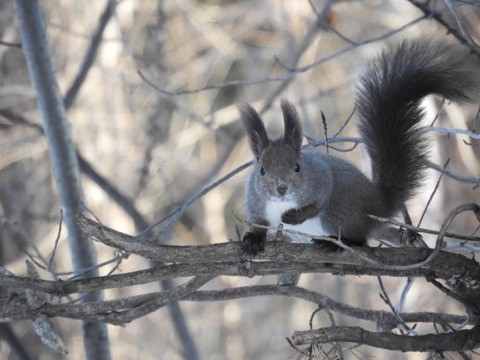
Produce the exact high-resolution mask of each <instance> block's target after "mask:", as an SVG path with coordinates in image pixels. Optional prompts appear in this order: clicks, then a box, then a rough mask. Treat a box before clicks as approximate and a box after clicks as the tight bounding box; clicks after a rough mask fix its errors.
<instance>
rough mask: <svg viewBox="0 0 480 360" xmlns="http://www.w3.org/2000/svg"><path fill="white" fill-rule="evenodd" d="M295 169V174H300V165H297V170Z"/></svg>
mask: <svg viewBox="0 0 480 360" xmlns="http://www.w3.org/2000/svg"><path fill="white" fill-rule="evenodd" d="M294 169H295V172H299V171H300V165H298V164H295V168H294Z"/></svg>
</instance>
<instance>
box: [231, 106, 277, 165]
mask: <svg viewBox="0 0 480 360" xmlns="http://www.w3.org/2000/svg"><path fill="white" fill-rule="evenodd" d="M238 110H239V111H240V119H241V120H242V124H243V127H244V128H245V131H246V132H247V136H248V141H249V144H250V148H251V149H252V152H253V155H254V156H255V159H256V160H257V161H258V160H259V159H260V156H261V155H262V152H263V150H264V149H265V148H266V147H267V146H268V144H269V143H270V141H269V140H268V135H267V131H266V130H265V126H264V125H263V121H262V119H261V118H260V116H259V115H258V113H257V112H256V111H255V109H254V108H253V107H251V106H250V105H248V104H239V105H238Z"/></svg>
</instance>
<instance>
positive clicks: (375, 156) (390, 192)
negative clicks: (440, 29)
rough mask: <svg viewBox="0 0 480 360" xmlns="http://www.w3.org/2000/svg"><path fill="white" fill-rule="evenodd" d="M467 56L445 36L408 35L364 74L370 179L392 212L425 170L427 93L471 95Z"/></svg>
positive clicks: (361, 104) (361, 91)
mask: <svg viewBox="0 0 480 360" xmlns="http://www.w3.org/2000/svg"><path fill="white" fill-rule="evenodd" d="M460 53H461V52H460ZM466 58H467V57H466V56H461V55H460V54H459V51H458V49H457V48H456V47H454V46H451V45H449V44H447V43H444V42H439V41H433V40H404V41H403V42H401V43H400V44H399V45H397V46H395V47H392V48H389V49H388V50H385V51H384V52H383V54H382V55H381V56H380V57H378V58H377V59H375V60H374V61H373V62H372V63H371V66H369V68H368V69H367V71H366V72H365V73H364V74H363V75H362V76H361V78H360V81H359V86H358V89H357V96H356V97H357V107H358V111H359V125H358V126H359V129H360V133H361V135H362V136H363V138H364V140H365V144H366V146H367V150H368V154H369V156H370V158H371V161H372V178H373V179H372V180H373V182H374V184H375V185H376V186H377V187H378V188H379V190H380V194H381V196H382V198H383V199H384V201H385V202H386V204H388V206H389V208H390V209H391V211H392V212H395V211H398V210H399V209H401V208H402V206H403V203H404V202H405V201H406V200H408V199H409V198H410V197H411V196H412V195H413V194H414V190H415V189H416V188H417V187H418V185H419V182H420V180H421V179H422V176H423V170H424V168H425V159H426V156H427V150H428V149H427V146H426V145H425V141H424V139H423V135H422V132H421V131H419V127H420V122H421V120H422V118H423V116H424V111H423V109H422V108H421V107H420V102H421V100H422V99H423V98H424V97H425V96H427V95H429V94H437V95H440V96H444V97H445V98H447V99H449V100H453V101H462V100H472V96H473V94H474V93H475V90H476V88H477V85H478V84H477V81H476V80H475V79H476V78H477V76H476V74H475V72H474V71H473V67H472V66H470V65H469V61H465V60H466Z"/></svg>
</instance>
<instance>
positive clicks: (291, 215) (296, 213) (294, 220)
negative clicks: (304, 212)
mask: <svg viewBox="0 0 480 360" xmlns="http://www.w3.org/2000/svg"><path fill="white" fill-rule="evenodd" d="M303 221H304V219H303V218H302V217H301V212H300V209H290V210H288V211H285V212H284V213H283V215H282V222H283V223H285V224H290V225H298V224H301V223H302V222H303Z"/></svg>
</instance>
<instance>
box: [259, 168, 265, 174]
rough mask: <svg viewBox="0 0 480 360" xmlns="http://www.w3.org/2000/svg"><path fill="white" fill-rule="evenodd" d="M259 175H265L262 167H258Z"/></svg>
mask: <svg viewBox="0 0 480 360" xmlns="http://www.w3.org/2000/svg"><path fill="white" fill-rule="evenodd" d="M260 175H262V176H263V175H265V169H264V168H263V166H260Z"/></svg>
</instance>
